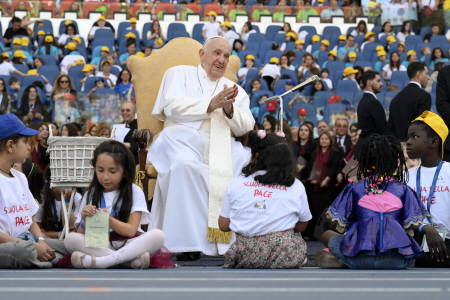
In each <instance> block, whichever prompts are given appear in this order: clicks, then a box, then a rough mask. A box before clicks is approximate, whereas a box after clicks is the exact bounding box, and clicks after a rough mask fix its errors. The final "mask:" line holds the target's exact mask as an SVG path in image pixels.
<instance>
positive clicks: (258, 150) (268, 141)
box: [242, 130, 296, 186]
mask: <svg viewBox="0 0 450 300" xmlns="http://www.w3.org/2000/svg"><path fill="white" fill-rule="evenodd" d="M258 132H259V135H258ZM262 136H264V137H263V138H261V137H262ZM247 146H248V147H250V148H251V151H252V160H251V162H250V163H249V164H248V165H246V166H245V167H244V168H243V169H242V174H243V175H245V176H246V177H248V176H250V175H252V174H253V173H255V172H257V171H262V170H264V171H266V173H265V174H263V175H256V176H255V180H256V181H258V182H259V183H263V184H279V185H284V186H291V185H293V184H294V181H295V168H294V166H295V165H296V164H295V157H294V154H293V152H292V149H291V147H290V145H289V144H288V142H287V141H286V139H285V138H283V137H280V136H277V135H275V134H271V133H265V132H264V131H262V130H260V131H250V132H249V134H248V140H247Z"/></svg>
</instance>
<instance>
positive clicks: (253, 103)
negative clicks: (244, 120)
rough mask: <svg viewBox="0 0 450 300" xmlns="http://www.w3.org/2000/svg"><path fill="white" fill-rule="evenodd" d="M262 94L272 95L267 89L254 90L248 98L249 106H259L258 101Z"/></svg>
mask: <svg viewBox="0 0 450 300" xmlns="http://www.w3.org/2000/svg"><path fill="white" fill-rule="evenodd" d="M264 95H267V96H268V97H272V96H273V92H272V91H269V90H258V91H255V92H254V93H253V94H252V97H251V98H250V108H253V107H259V103H258V101H259V99H260V98H261V97H262V96H264Z"/></svg>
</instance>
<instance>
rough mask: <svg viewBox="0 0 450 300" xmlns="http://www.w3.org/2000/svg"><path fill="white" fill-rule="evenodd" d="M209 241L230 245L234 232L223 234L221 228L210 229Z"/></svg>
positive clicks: (208, 233)
mask: <svg viewBox="0 0 450 300" xmlns="http://www.w3.org/2000/svg"><path fill="white" fill-rule="evenodd" d="M206 235H207V237H208V241H209V242H210V243H224V244H229V243H230V240H231V238H232V236H233V232H232V231H230V232H223V231H221V230H220V229H219V228H212V227H208V232H207V234H206Z"/></svg>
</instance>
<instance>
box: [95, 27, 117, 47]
mask: <svg viewBox="0 0 450 300" xmlns="http://www.w3.org/2000/svg"><path fill="white" fill-rule="evenodd" d="M98 38H103V39H109V40H110V41H111V43H112V45H114V33H113V31H112V30H111V29H97V30H96V31H95V34H94V39H93V40H94V41H95V40H96V39H98Z"/></svg>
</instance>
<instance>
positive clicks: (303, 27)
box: [298, 25, 317, 35]
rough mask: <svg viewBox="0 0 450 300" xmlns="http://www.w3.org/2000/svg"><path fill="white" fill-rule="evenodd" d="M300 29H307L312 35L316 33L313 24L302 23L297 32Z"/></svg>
mask: <svg viewBox="0 0 450 300" xmlns="http://www.w3.org/2000/svg"><path fill="white" fill-rule="evenodd" d="M302 31H307V32H308V33H309V34H312V35H314V34H317V30H316V27H314V26H309V25H303V26H301V27H300V29H299V30H298V32H299V33H300V32H302Z"/></svg>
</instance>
